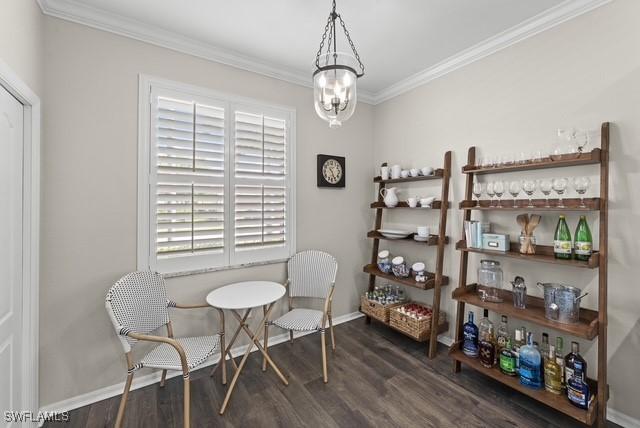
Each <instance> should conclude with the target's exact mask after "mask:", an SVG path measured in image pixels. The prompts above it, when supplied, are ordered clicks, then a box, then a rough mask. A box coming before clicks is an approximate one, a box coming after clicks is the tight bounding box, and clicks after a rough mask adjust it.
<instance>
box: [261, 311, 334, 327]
mask: <svg viewBox="0 0 640 428" xmlns="http://www.w3.org/2000/svg"><path fill="white" fill-rule="evenodd" d="M272 324H274V325H277V326H278V327H281V328H284V329H286V330H296V331H312V330H319V329H320V328H321V324H322V311H317V310H315V309H302V308H300V309H292V310H291V311H289V312H287V313H286V314H284V315H283V316H281V317H280V318H278V319H276V320H274V321H273V322H272Z"/></svg>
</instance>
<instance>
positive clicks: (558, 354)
mask: <svg viewBox="0 0 640 428" xmlns="http://www.w3.org/2000/svg"><path fill="white" fill-rule="evenodd" d="M562 348H563V339H562V337H560V336H558V337H556V356H555V358H556V363H557V364H558V366H560V373H561V374H562V377H561V380H560V381H561V383H562V389H563V390H564V389H566V387H567V384H566V382H565V374H564V354H563V351H562Z"/></svg>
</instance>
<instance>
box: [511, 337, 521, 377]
mask: <svg viewBox="0 0 640 428" xmlns="http://www.w3.org/2000/svg"><path fill="white" fill-rule="evenodd" d="M523 344H524V342H523V340H522V329H520V328H516V331H515V341H514V342H513V347H512V348H511V352H513V355H514V357H516V373H517V372H518V369H519V368H520V348H521V347H522V346H523Z"/></svg>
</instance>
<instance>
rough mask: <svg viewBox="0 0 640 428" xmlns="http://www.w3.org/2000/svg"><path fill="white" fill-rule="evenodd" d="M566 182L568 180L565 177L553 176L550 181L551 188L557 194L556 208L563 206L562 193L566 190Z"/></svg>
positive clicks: (567, 182)
mask: <svg viewBox="0 0 640 428" xmlns="http://www.w3.org/2000/svg"><path fill="white" fill-rule="evenodd" d="M567 184H569V180H567V179H566V178H554V179H553V181H552V187H553V190H554V192H556V194H557V195H558V205H557V207H558V208H565V206H564V202H563V200H562V195H564V192H565V190H567Z"/></svg>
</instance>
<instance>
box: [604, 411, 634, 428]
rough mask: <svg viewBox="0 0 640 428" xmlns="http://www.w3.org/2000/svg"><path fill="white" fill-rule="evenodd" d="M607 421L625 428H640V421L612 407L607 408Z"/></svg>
mask: <svg viewBox="0 0 640 428" xmlns="http://www.w3.org/2000/svg"><path fill="white" fill-rule="evenodd" d="M607 420H609V421H611V422H613V423H614V424H618V425H620V426H623V427H625V428H640V419H636V418H632V417H631V416H629V415H625V414H624V413H622V412H619V411H617V410H616V409H612V408H611V407H607Z"/></svg>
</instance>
